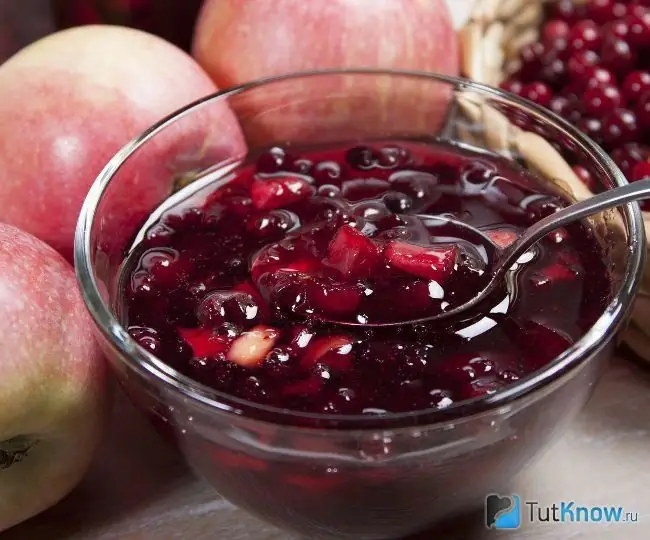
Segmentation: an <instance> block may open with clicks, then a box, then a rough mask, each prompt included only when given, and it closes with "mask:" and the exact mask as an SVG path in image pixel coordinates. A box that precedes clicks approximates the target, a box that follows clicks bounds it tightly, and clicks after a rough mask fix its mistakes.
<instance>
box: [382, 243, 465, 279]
mask: <svg viewBox="0 0 650 540" xmlns="http://www.w3.org/2000/svg"><path fill="white" fill-rule="evenodd" d="M457 251H458V249H457V248H456V246H451V245H444V246H435V247H424V246H416V245H414V244H408V243H406V242H399V241H393V242H390V243H389V244H388V245H387V246H386V251H385V255H386V258H387V259H388V261H389V262H390V264H391V265H392V266H393V267H394V268H398V269H400V270H402V271H404V272H407V273H409V274H412V275H414V276H418V277H421V278H424V279H428V280H432V281H436V282H437V283H440V284H442V283H444V282H445V281H447V280H448V279H449V277H450V276H451V274H452V273H453V272H454V266H455V265H456V255H457Z"/></svg>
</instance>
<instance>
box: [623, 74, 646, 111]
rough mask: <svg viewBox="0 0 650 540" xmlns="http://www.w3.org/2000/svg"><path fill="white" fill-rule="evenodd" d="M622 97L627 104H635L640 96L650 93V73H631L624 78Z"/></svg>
mask: <svg viewBox="0 0 650 540" xmlns="http://www.w3.org/2000/svg"><path fill="white" fill-rule="evenodd" d="M622 91H623V97H624V98H625V100H626V101H627V102H628V103H629V104H634V103H636V102H637V101H638V100H639V98H640V97H641V95H643V94H644V93H645V92H648V91H650V72H648V71H632V72H631V73H629V74H628V75H627V77H625V80H624V81H623V86H622Z"/></svg>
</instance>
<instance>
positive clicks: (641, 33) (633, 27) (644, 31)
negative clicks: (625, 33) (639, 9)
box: [626, 13, 650, 47]
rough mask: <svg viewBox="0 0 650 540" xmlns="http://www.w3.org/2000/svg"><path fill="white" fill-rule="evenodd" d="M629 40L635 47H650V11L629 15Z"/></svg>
mask: <svg viewBox="0 0 650 540" xmlns="http://www.w3.org/2000/svg"><path fill="white" fill-rule="evenodd" d="M626 22H627V24H628V27H629V29H630V31H629V37H628V39H629V41H630V43H631V44H632V45H633V46H635V47H650V13H643V14H638V13H635V14H632V15H628V17H627V18H626Z"/></svg>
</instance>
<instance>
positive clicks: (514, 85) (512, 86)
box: [499, 79, 524, 95]
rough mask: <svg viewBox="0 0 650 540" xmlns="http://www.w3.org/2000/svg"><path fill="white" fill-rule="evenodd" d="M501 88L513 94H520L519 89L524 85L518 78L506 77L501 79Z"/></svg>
mask: <svg viewBox="0 0 650 540" xmlns="http://www.w3.org/2000/svg"><path fill="white" fill-rule="evenodd" d="M499 86H500V87H501V89H502V90H505V91H506V92H511V93H513V94H517V95H519V94H521V90H522V89H523V87H524V84H523V83H522V82H521V81H520V80H518V79H507V80H505V81H503V82H502V83H501V84H500V85H499Z"/></svg>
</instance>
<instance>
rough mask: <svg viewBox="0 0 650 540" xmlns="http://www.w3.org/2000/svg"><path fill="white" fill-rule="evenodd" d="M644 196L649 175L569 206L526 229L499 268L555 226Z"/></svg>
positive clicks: (649, 193)
mask: <svg viewBox="0 0 650 540" xmlns="http://www.w3.org/2000/svg"><path fill="white" fill-rule="evenodd" d="M643 199H650V178H648V179H645V180H640V181H638V182H634V183H631V184H627V185H626V186H622V187H617V188H614V189H610V190H608V191H604V192H603V193H598V194H597V195H594V196H593V197H589V198H588V199H585V200H583V201H580V202H577V203H575V204H572V205H570V206H567V207H566V208H563V209H562V210H560V211H558V212H555V213H554V214H551V215H550V216H547V217H545V218H544V219H541V220H539V221H538V222H537V223H535V224H534V225H532V226H531V227H529V228H528V229H526V231H525V232H524V234H522V235H521V236H520V237H519V238H518V239H517V240H516V241H515V242H514V243H513V244H511V245H510V247H508V249H506V251H505V252H504V253H503V256H502V259H501V261H500V267H505V268H510V267H511V266H512V265H513V264H514V263H515V262H517V259H519V257H521V256H522V255H523V254H524V253H525V252H526V251H528V249H530V247H531V246H533V245H534V244H535V243H537V242H539V241H540V240H541V239H542V238H544V236H546V235H547V234H548V233H550V232H552V231H554V230H555V229H558V228H560V227H564V226H565V225H568V224H569V223H573V222H575V221H579V220H581V219H584V218H586V217H589V216H592V215H594V214H597V213H598V212H602V211H603V210H607V209H608V208H614V207H616V206H621V205H622V204H626V203H630V202H634V201H639V200H643Z"/></svg>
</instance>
